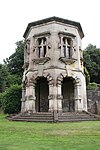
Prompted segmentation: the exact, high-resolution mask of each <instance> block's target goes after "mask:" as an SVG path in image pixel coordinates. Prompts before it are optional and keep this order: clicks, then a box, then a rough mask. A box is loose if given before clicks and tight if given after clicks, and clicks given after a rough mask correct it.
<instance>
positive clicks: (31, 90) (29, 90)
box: [25, 82, 36, 113]
mask: <svg viewBox="0 0 100 150" xmlns="http://www.w3.org/2000/svg"><path fill="white" fill-rule="evenodd" d="M26 98H27V100H26V103H25V110H26V112H28V113H34V112H35V100H36V97H35V84H34V83H33V82H30V83H29V84H28V86H27V87H26Z"/></svg>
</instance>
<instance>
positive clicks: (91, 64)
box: [83, 44, 100, 83]
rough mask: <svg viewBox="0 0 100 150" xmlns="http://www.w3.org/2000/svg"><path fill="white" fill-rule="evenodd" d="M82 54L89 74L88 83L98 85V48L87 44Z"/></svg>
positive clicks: (99, 72) (99, 74) (99, 49)
mask: <svg viewBox="0 0 100 150" xmlns="http://www.w3.org/2000/svg"><path fill="white" fill-rule="evenodd" d="M83 54H84V64H85V67H86V68H87V70H88V72H89V74H90V82H96V83H100V48H97V47H96V46H93V45H92V44H89V45H88V46H87V47H86V49H85V50H84V53H83Z"/></svg>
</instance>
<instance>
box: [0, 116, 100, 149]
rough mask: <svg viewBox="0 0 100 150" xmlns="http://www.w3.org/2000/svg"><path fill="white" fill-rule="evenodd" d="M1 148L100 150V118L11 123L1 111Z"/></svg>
mask: <svg viewBox="0 0 100 150" xmlns="http://www.w3.org/2000/svg"><path fill="white" fill-rule="evenodd" d="M0 150H100V121H87V122H74V123H70V122H66V123H30V122H12V121H8V120H6V119H5V116H4V115H3V114H0Z"/></svg>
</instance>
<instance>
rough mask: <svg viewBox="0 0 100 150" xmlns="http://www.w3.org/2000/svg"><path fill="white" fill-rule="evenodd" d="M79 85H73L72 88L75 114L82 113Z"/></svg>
mask: <svg viewBox="0 0 100 150" xmlns="http://www.w3.org/2000/svg"><path fill="white" fill-rule="evenodd" d="M80 88H81V85H80V83H75V86H74V94H75V96H74V97H75V112H81V111H82V104H81V90H80Z"/></svg>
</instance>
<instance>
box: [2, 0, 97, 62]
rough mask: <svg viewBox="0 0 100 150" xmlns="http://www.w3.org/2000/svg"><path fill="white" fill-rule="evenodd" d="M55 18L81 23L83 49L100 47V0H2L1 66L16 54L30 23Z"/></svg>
mask: <svg viewBox="0 0 100 150" xmlns="http://www.w3.org/2000/svg"><path fill="white" fill-rule="evenodd" d="M52 16H57V17H61V18H64V19H69V20H73V21H77V22H80V23H81V26H82V29H83V32H84V34H85V37H84V38H83V40H82V48H83V49H84V48H85V47H86V46H87V45H88V44H89V43H91V44H93V45H96V46H97V47H100V17H99V16H100V0H0V63H2V62H3V61H2V60H3V59H5V58H8V57H9V56H10V55H11V54H12V53H14V52H15V48H16V45H15V43H16V42H17V41H20V40H23V34H24V31H25V29H26V27H27V25H28V23H29V22H33V21H37V20H40V19H44V18H48V17H52Z"/></svg>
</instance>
